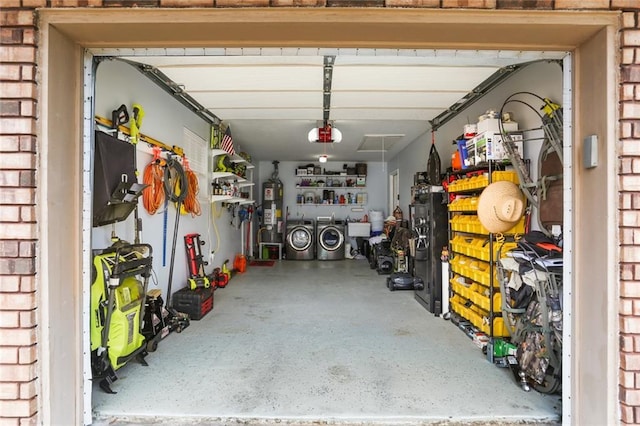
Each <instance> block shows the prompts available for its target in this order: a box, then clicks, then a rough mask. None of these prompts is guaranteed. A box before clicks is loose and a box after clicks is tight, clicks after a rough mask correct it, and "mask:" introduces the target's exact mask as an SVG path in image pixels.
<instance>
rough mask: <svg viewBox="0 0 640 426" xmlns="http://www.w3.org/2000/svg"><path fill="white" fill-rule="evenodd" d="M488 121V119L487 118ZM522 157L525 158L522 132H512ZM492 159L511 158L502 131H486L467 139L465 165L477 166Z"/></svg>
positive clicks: (511, 135) (511, 134)
mask: <svg viewBox="0 0 640 426" xmlns="http://www.w3.org/2000/svg"><path fill="white" fill-rule="evenodd" d="M485 121H486V120H485ZM509 136H510V137H511V139H512V140H513V141H514V143H515V145H516V149H517V150H518V153H519V154H520V157H522V158H524V146H523V138H522V133H510V134H509ZM490 160H509V156H508V155H507V151H506V150H505V149H504V145H503V143H502V135H501V134H500V133H493V132H485V133H482V134H479V135H477V136H476V137H474V138H472V139H468V140H467V159H466V161H465V166H466V167H470V166H475V165H478V164H481V163H485V162H487V161H490Z"/></svg>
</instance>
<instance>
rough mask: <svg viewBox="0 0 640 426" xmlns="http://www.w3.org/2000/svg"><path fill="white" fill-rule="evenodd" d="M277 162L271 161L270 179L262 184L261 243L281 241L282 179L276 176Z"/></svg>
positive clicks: (282, 225) (282, 224)
mask: <svg viewBox="0 0 640 426" xmlns="http://www.w3.org/2000/svg"><path fill="white" fill-rule="evenodd" d="M278 163H279V161H274V162H273V167H274V171H273V173H272V174H271V179H269V180H268V181H267V182H264V183H263V184H262V212H263V213H262V226H261V227H260V228H261V231H260V232H261V234H260V241H262V242H263V243H282V242H283V238H282V231H283V227H284V222H283V217H282V196H283V194H282V181H281V180H280V178H279V177H278Z"/></svg>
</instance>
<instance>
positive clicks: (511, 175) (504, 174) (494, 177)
mask: <svg viewBox="0 0 640 426" xmlns="http://www.w3.org/2000/svg"><path fill="white" fill-rule="evenodd" d="M501 180H506V181H508V182H513V183H515V184H516V185H518V184H519V183H520V180H519V179H518V174H517V173H516V172H515V171H514V170H504V171H495V172H493V173H491V181H492V182H498V181H501Z"/></svg>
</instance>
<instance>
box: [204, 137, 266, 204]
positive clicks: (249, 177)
mask: <svg viewBox="0 0 640 426" xmlns="http://www.w3.org/2000/svg"><path fill="white" fill-rule="evenodd" d="M211 154H212V157H211V158H212V161H213V163H212V164H213V165H214V167H215V164H216V161H215V160H216V157H218V156H220V155H228V156H229V159H230V160H231V162H232V163H235V164H242V165H243V166H244V167H245V173H244V174H245V177H242V176H239V175H237V174H235V173H233V172H227V171H225V172H212V173H211V182H212V183H213V184H214V185H215V186H218V185H217V184H221V185H222V186H223V187H226V188H225V189H227V190H229V191H228V192H227V194H228V193H229V192H232V193H233V194H235V195H212V196H211V202H212V203H215V202H223V203H237V204H253V203H254V200H253V186H254V185H255V182H253V168H254V166H253V164H251V163H249V162H248V161H247V160H246V159H244V158H243V157H241V156H239V155H237V154H234V155H230V154H229V153H227V152H226V151H224V150H222V149H213V150H211ZM233 169H234V170H235V169H236V168H235V167H234V168H233ZM241 189H244V191H241ZM241 192H242V193H243V194H244V195H245V196H244V197H238V196H237V195H239V194H240V193H241ZM247 195H248V197H247Z"/></svg>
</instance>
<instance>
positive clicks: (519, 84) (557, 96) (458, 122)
mask: <svg viewBox="0 0 640 426" xmlns="http://www.w3.org/2000/svg"><path fill="white" fill-rule="evenodd" d="M520 91H530V92H533V93H535V94H537V95H539V96H541V97H543V98H549V99H551V100H552V101H554V102H556V103H558V104H561V102H562V69H561V67H560V66H559V65H558V64H556V63H550V62H540V63H535V64H531V65H528V66H526V67H525V68H524V69H522V70H520V71H518V72H517V73H515V74H514V75H513V76H511V77H509V78H508V79H507V80H505V81H504V82H503V83H502V84H501V85H500V86H498V87H496V88H495V89H493V90H492V91H491V92H489V93H487V94H486V95H485V96H483V97H482V98H481V99H480V100H479V101H477V102H476V103H474V104H473V105H471V106H470V107H469V108H467V109H466V110H464V111H462V112H461V113H460V114H459V115H458V116H456V117H455V118H454V119H452V120H451V121H449V122H448V123H446V124H445V125H443V126H442V127H440V128H439V129H438V130H437V131H436V133H435V141H436V149H437V150H438V154H439V155H440V160H441V161H442V171H443V172H444V171H445V170H446V169H447V167H450V166H451V154H453V152H454V150H455V148H456V147H455V145H453V144H452V141H453V140H455V139H457V138H458V136H460V135H462V133H463V131H464V125H465V124H467V123H475V122H477V121H478V117H479V116H480V115H482V114H484V113H485V112H486V111H487V110H489V109H493V110H495V111H500V108H501V107H502V104H503V103H504V101H505V100H506V99H507V97H509V96H510V95H512V94H514V93H515V92H520ZM517 99H521V100H524V101H526V102H528V103H530V104H531V105H532V106H533V107H534V108H535V109H536V110H539V108H540V106H542V102H541V101H539V100H537V99H535V98H534V97H531V96H519V97H518V98H517ZM505 111H509V112H512V117H513V119H514V120H515V121H517V122H518V124H519V128H520V129H530V128H534V127H539V126H540V125H541V122H540V119H539V118H538V116H537V115H536V113H535V112H534V111H532V110H530V109H529V108H527V107H526V106H524V105H520V104H517V103H513V102H510V103H509V104H508V105H507V107H506V108H505ZM536 134H538V135H539V134H540V132H537V133H536ZM430 148H431V132H428V133H427V134H425V135H423V136H422V137H421V138H420V139H419V140H417V141H415V142H413V143H412V144H411V145H409V146H408V147H407V148H405V149H404V150H403V151H401V152H400V153H399V154H398V155H397V156H396V157H394V158H393V159H391V160H390V161H389V167H388V168H389V171H392V170H394V169H396V168H397V169H399V170H400V172H399V175H400V206H401V207H402V208H403V210H405V211H407V210H406V209H408V205H409V203H410V202H411V186H413V176H414V174H415V173H416V172H418V171H424V170H426V168H427V159H428V157H429V149H430ZM539 149H540V142H528V143H527V144H526V145H525V150H524V154H525V155H524V157H525V158H526V159H530V160H531V172H532V173H531V175H532V177H533V178H534V179H535V178H536V175H537V174H536V173H535V172H536V169H537V155H538V151H539ZM534 219H535V218H534ZM535 223H536V220H532V224H535Z"/></svg>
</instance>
